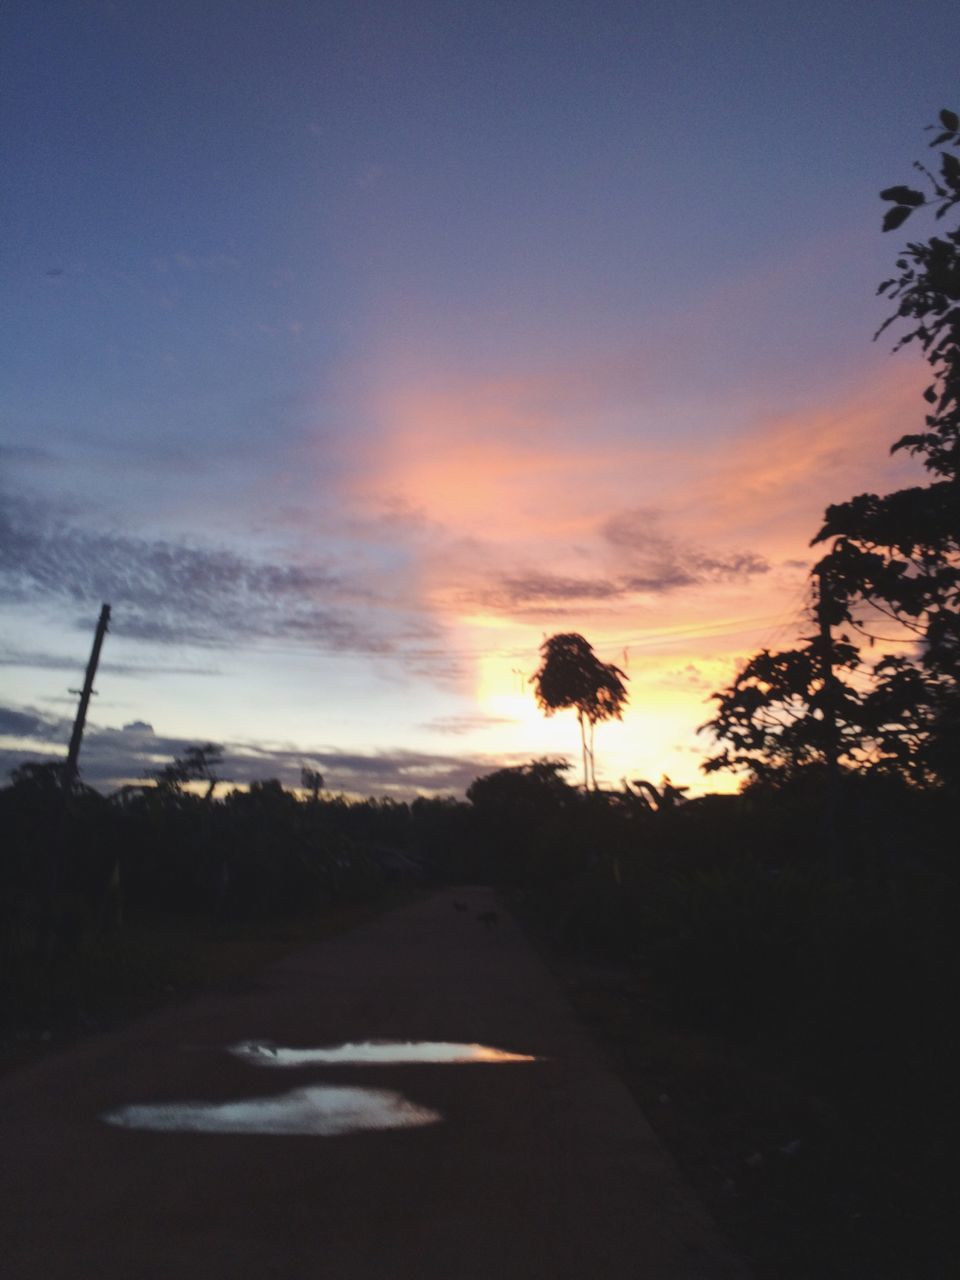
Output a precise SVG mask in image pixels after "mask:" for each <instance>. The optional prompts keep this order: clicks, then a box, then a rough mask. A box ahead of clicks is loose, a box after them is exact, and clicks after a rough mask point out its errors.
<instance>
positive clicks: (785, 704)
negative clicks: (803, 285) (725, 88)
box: [704, 111, 960, 786]
mask: <svg viewBox="0 0 960 1280" xmlns="http://www.w3.org/2000/svg"><path fill="white" fill-rule="evenodd" d="M932 127H933V128H936V130H937V136H936V137H935V138H934V139H933V141H932V143H931V146H933V147H935V148H941V150H940V151H939V162H940V163H939V171H938V172H937V173H936V174H934V173H932V172H931V171H930V170H929V169H928V168H927V167H926V166H924V165H921V164H917V166H916V168H917V169H918V171H919V172H920V173H921V174H922V175H923V177H924V181H925V183H926V185H927V192H926V193H925V192H924V191H920V190H917V189H915V188H913V187H908V186H895V187H888V188H887V189H886V190H885V191H883V192H881V197H882V198H883V199H884V200H887V201H889V202H891V205H892V207H891V208H890V209H888V210H887V213H886V215H885V217H884V220H883V229H884V231H892V230H895V229H896V228H898V227H900V226H902V225H903V223H904V222H905V221H906V220H907V219H908V218H909V217H911V216H912V215H913V214H914V213H915V212H916V211H917V210H920V209H933V210H935V217H936V218H937V219H938V220H939V219H942V218H944V217H945V216H946V215H947V214H948V213H950V212H951V211H952V210H954V209H955V208H956V207H957V206H958V205H960V159H958V157H957V156H956V155H955V154H954V152H953V150H950V149H948V148H953V149H956V148H958V147H960V118H958V116H957V114H956V113H955V112H953V111H942V112H941V113H940V125H939V126H932ZM897 271H898V273H899V274H898V275H896V276H894V277H892V278H891V279H889V280H885V281H884V282H883V283H882V284H881V285H880V287H879V290H878V292H879V293H881V294H884V295H886V296H887V297H890V298H892V299H895V300H896V301H897V303H898V306H897V309H896V311H895V312H894V313H893V315H891V316H890V317H888V319H887V320H886V321H885V322H884V324H883V325H882V326H881V327H880V329H879V330H878V333H877V335H875V336H879V335H880V334H881V333H883V332H884V331H885V330H886V329H887V328H888V327H889V326H890V325H891V324H894V323H896V322H898V321H906V322H907V323H908V325H909V326H910V327H908V329H907V332H906V333H904V334H903V336H902V337H901V338H900V339H899V341H898V342H897V344H896V347H895V350H899V349H900V348H901V347H903V346H905V345H907V344H908V343H911V342H918V343H919V344H920V347H921V348H922V350H923V352H924V355H925V357H926V359H927V361H928V363H929V365H930V369H931V374H932V381H931V383H930V385H929V386H928V387H927V388H926V391H925V392H924V398H925V399H926V401H927V403H928V405H929V406H930V411H929V412H928V413H927V415H926V417H925V424H924V430H922V431H920V432H916V433H912V434H907V435H904V436H901V438H900V439H899V440H897V441H896V442H895V444H894V445H893V446H892V450H893V451H897V450H900V449H906V450H908V451H909V452H910V453H912V454H914V455H915V456H917V457H920V458H922V459H923V463H924V466H925V467H926V469H927V470H928V471H929V472H930V473H931V474H932V475H933V476H934V477H935V478H934V480H933V482H932V483H930V484H928V485H917V486H913V487H912V488H909V489H902V490H899V491H897V492H895V493H890V494H887V495H885V496H878V495H877V494H871V493H866V494H860V495H858V496H857V497H855V498H852V499H850V500H849V501H848V502H843V503H839V504H837V505H835V506H831V507H828V509H827V512H826V516H825V520H824V524H823V527H822V528H821V529H820V531H819V533H818V534H817V535H816V537H815V538H814V540H813V541H814V544H816V543H822V542H829V543H830V549H829V551H828V552H827V554H826V555H825V556H824V557H823V559H822V560H821V561H820V562H819V564H818V565H817V566H816V567H815V569H814V571H813V572H814V575H815V576H816V577H817V579H818V581H819V584H820V598H819V600H818V610H819V616H820V620H821V623H822V624H824V625H823V626H822V628H821V635H820V636H819V637H818V638H815V639H814V640H811V641H807V642H806V643H805V645H804V646H803V647H801V648H798V649H795V650H790V651H788V652H786V653H781V654H769V653H763V654H759V655H757V656H756V657H755V658H752V659H751V660H750V662H749V663H748V664H747V665H746V667H745V668H744V670H743V671H742V672H741V673H740V674H739V675H738V677H737V679H736V680H735V681H734V683H733V684H732V685H731V686H730V687H729V688H728V689H726V690H724V691H722V692H721V693H720V694H717V695H715V697H716V698H717V700H718V702H719V709H718V712H717V715H716V716H715V717H714V719H713V720H712V721H710V722H709V724H708V725H707V726H704V727H705V728H710V729H711V730H712V731H713V733H714V734H715V736H716V737H717V738H718V739H720V740H721V741H724V742H726V743H727V747H726V748H725V749H724V750H723V751H722V752H721V753H720V754H719V755H717V756H714V757H713V758H712V759H710V760H708V761H707V762H706V763H705V765H704V768H705V769H706V770H708V771H710V770H712V769H719V768H734V767H740V766H743V765H747V767H748V768H750V770H751V771H752V772H753V773H754V774H755V775H757V776H763V773H764V770H767V771H775V770H776V769H777V768H780V767H783V766H784V765H785V764H790V765H796V764H801V763H807V762H809V761H810V760H813V759H817V758H822V757H823V756H824V753H825V752H826V751H827V749H828V746H829V744H828V742H827V740H826V737H825V735H826V734H827V732H828V731H829V730H830V727H831V716H832V717H833V720H834V723H833V729H834V731H835V732H836V733H837V734H838V735H840V740H839V742H838V743H834V747H837V746H839V748H840V750H841V751H843V750H845V751H846V753H847V756H848V760H849V761H851V762H854V763H859V764H868V765H871V766H874V767H880V768H888V769H894V770H896V771H898V772H901V773H903V774H905V775H906V776H908V777H910V778H912V779H913V780H914V781H919V782H923V783H931V782H939V783H948V784H952V785H954V786H957V785H960V227H958V226H954V227H953V228H951V229H948V230H944V231H942V232H941V233H940V234H938V235H934V236H931V237H930V239H929V240H927V241H914V242H911V243H909V244H908V245H907V246H906V248H905V249H903V250H902V251H901V254H900V256H899V258H898V259H897ZM825 584H826V585H825ZM876 619H880V620H882V622H883V624H884V626H883V631H882V632H881V634H877V632H876V631H875V630H874V627H875V626H876V625H877V623H876V621H875V620H876ZM840 626H842V627H845V628H847V629H848V630H849V631H850V632H853V633H856V634H858V635H860V636H862V637H863V638H864V639H865V640H867V641H868V642H869V644H870V645H871V646H873V645H874V644H875V643H876V642H877V641H878V640H880V641H896V642H898V643H899V644H901V645H906V646H907V649H908V651H907V652H906V653H903V652H900V653H895V654H886V655H884V656H883V657H881V658H880V659H879V660H877V661H876V662H874V663H873V664H872V665H868V664H866V663H864V661H863V659H862V656H861V655H859V654H857V651H856V649H855V648H854V647H853V646H852V644H851V643H850V641H849V637H848V636H847V635H843V636H842V637H841V639H840V641H839V642H835V641H833V640H832V638H831V632H830V629H831V628H832V627H840ZM892 626H895V627H896V629H897V630H898V631H899V634H898V635H893V636H890V635H889V634H887V632H888V631H889V630H890V629H891V627H892ZM818 645H819V652H818V648H817V646H818ZM818 658H819V662H818ZM838 669H839V670H841V671H843V670H844V669H846V670H849V671H851V672H852V671H853V670H855V669H859V671H860V673H861V675H865V676H867V677H869V683H868V684H866V685H865V687H864V688H863V691H862V692H861V693H855V692H854V691H853V689H852V688H851V687H850V686H845V685H844V684H843V683H842V680H841V679H840V678H839V677H836V678H835V680H834V681H833V682H832V683H831V682H830V676H829V673H830V671H831V670H832V671H833V672H834V673H835V672H836V671H837V670H838ZM828 703H830V705H829V706H828V705H827V704H828Z"/></svg>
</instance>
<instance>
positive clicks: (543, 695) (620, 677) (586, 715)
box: [530, 632, 627, 789]
mask: <svg viewBox="0 0 960 1280" xmlns="http://www.w3.org/2000/svg"><path fill="white" fill-rule="evenodd" d="M540 653H541V655H542V658H541V663H540V666H539V668H538V670H537V671H536V672H534V674H533V675H532V676H531V677H530V683H531V684H532V685H534V692H535V694H536V699H537V705H538V706H539V707H540V709H541V710H542V711H543V712H544V714H545V715H547V716H552V715H553V714H554V712H555V711H560V710H562V709H564V708H566V707H574V708H575V709H576V712H577V721H578V723H579V725H580V742H581V747H582V750H583V785H584V786H585V787H589V786H591V785H592V786H593V787H594V789H596V785H597V779H596V772H595V769H594V755H593V730H594V727H595V726H596V725H597V724H598V723H600V722H601V721H603V720H614V719H615V720H620V719H621V718H622V715H623V707H624V706H625V705H626V701H627V690H626V687H625V685H624V683H623V681H624V680H626V679H627V676H626V675H625V674H624V672H622V671H621V670H620V668H619V667H615V666H614V665H613V663H607V662H601V661H600V659H599V658H598V657H597V655H596V654H595V653H594V651H593V646H592V645H590V644H588V643H587V641H586V640H585V639H584V638H583V636H581V635H578V634H577V633H576V632H565V633H561V634H559V635H555V636H550V637H549V639H547V640H544V642H543V644H542V645H541V646H540ZM588 726H589V741H588Z"/></svg>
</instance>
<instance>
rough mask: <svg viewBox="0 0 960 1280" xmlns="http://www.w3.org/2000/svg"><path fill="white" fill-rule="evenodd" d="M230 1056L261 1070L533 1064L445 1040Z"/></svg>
mask: <svg viewBox="0 0 960 1280" xmlns="http://www.w3.org/2000/svg"><path fill="white" fill-rule="evenodd" d="M228 1052H229V1053H232V1054H233V1055H234V1056H235V1057H237V1058H243V1059H244V1060H245V1061H246V1062H252V1063H255V1064H256V1065H257V1066H261V1067H315V1066H326V1065H329V1064H334V1065H339V1066H366V1065H369V1064H378V1065H379V1064H395V1063H404V1062H440V1063H444V1062H446V1063H464V1062H536V1061H537V1059H536V1058H535V1057H534V1056H532V1055H531V1054H527V1053H508V1052H507V1050H506V1049H494V1048H493V1047H492V1046H491V1045H488V1044H455V1043H451V1042H449V1041H446V1040H361V1041H358V1042H357V1043H356V1044H353V1043H350V1044H339V1045H335V1046H334V1047H333V1048H329V1049H288V1048H282V1047H281V1046H279V1045H275V1044H271V1043H270V1041H269V1040H244V1041H242V1042H241V1043H240V1044H235V1045H231V1046H230V1048H229V1050H228Z"/></svg>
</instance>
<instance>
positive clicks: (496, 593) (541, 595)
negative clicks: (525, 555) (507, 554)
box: [474, 572, 623, 610]
mask: <svg viewBox="0 0 960 1280" xmlns="http://www.w3.org/2000/svg"><path fill="white" fill-rule="evenodd" d="M620 595H623V587H622V586H620V585H618V584H616V583H613V582H606V581H604V580H603V579H598V578H567V577H564V576H562V575H561V574H555V573H535V572H531V573H516V574H506V575H504V576H503V577H500V578H498V579H497V580H496V582H495V583H494V584H493V585H492V586H490V587H488V588H485V589H483V590H481V591H480V592H478V593H477V595H476V596H475V597H474V599H475V600H476V601H477V602H478V603H481V604H484V605H487V606H488V607H490V608H494V609H506V610H511V609H516V608H524V607H526V606H530V605H540V604H563V603H567V602H570V603H572V602H574V601H579V600H610V599H614V598H616V597H617V596H620Z"/></svg>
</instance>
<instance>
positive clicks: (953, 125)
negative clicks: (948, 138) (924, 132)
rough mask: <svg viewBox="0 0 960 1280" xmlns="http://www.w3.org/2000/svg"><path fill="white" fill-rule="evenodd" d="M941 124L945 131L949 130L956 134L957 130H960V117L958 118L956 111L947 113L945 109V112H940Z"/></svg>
mask: <svg viewBox="0 0 960 1280" xmlns="http://www.w3.org/2000/svg"><path fill="white" fill-rule="evenodd" d="M940 123H941V124H942V125H943V127H944V128H945V129H949V130H950V131H951V133H956V132H957V130H958V129H960V116H958V115H957V113H956V112H955V111H947V109H946V108H944V110H943V111H941V112H940Z"/></svg>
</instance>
